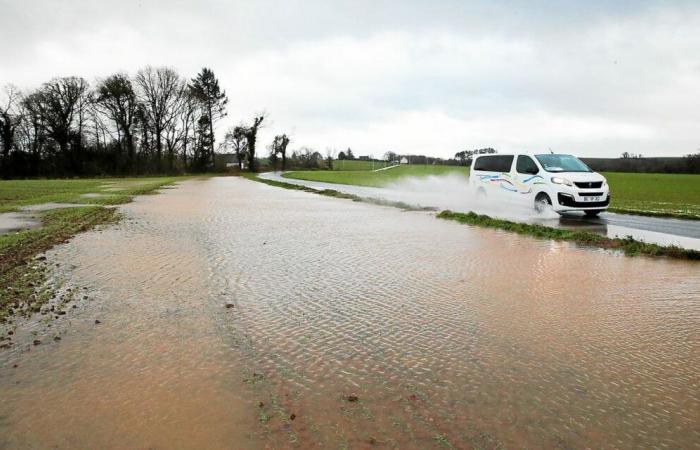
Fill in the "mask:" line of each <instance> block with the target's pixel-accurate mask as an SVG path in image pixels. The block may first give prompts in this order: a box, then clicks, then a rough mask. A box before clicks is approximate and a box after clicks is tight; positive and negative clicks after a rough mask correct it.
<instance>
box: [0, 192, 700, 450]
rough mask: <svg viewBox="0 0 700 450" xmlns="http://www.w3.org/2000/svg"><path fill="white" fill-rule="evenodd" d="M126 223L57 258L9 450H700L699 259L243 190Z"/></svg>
mask: <svg viewBox="0 0 700 450" xmlns="http://www.w3.org/2000/svg"><path fill="white" fill-rule="evenodd" d="M121 210H122V211H123V212H124V214H125V215H126V220H124V221H123V222H122V223H120V224H118V225H115V226H111V227H109V228H107V229H105V230H102V231H93V232H88V233H85V234H82V235H79V236H78V237H76V238H74V239H73V240H72V241H71V242H69V243H67V244H64V245H62V246H60V247H58V248H57V249H55V250H54V251H52V252H51V253H50V254H48V255H47V256H48V262H49V263H50V264H51V265H52V266H53V265H55V264H59V266H58V267H56V268H55V272H56V273H55V277H56V280H57V281H61V282H63V283H64V286H65V289H69V288H70V289H71V292H72V293H73V294H74V295H73V297H72V298H74V300H72V301H70V302H69V304H68V305H67V308H66V309H67V311H68V312H67V314H66V315H62V316H56V317H58V318H56V319H52V320H48V319H46V317H47V316H42V317H43V318H42V320H39V321H35V322H32V323H30V324H26V325H23V326H21V327H18V328H17V330H16V341H17V345H15V346H14V347H13V349H11V350H8V351H4V352H0V398H2V401H1V402H0V448H47V447H49V448H236V449H238V448H310V447H311V448H314V447H315V448H367V447H377V448H449V447H454V448H493V449H496V448H584V447H589V448H700V447H699V446H698V443H700V427H698V424H699V423H700V385H699V383H700V381H699V380H700V350H699V348H700V331H699V330H700V265H699V264H697V263H689V262H685V261H671V260H664V259H652V258H643V257H639V258H629V257H623V256H618V255H615V254H612V253H609V252H604V251H596V250H591V249H583V248H578V247H576V246H573V245H570V244H568V243H560V242H552V241H544V240H536V239H531V238H527V237H521V236H516V235H512V234H508V233H503V232H499V231H494V230H486V229H479V228H472V227H467V226H464V225H460V224H457V223H453V222H448V221H440V220H436V219H435V218H434V217H433V216H432V214H430V213H425V212H403V211H400V210H398V209H395V208H388V207H379V206H375V205H369V204H363V203H356V202H351V201H347V200H340V199H334V198H327V197H322V196H318V195H314V194H309V193H305V192H298V191H290V190H285V189H279V188H274V187H271V186H266V185H263V184H261V183H256V182H252V181H248V180H245V179H240V178H213V179H208V180H198V181H188V182H184V183H181V184H180V185H178V187H177V188H176V189H168V190H165V191H163V193H161V194H159V195H156V196H144V197H140V198H138V199H137V200H136V201H135V202H134V203H131V204H128V205H125V206H123V207H121ZM75 293H77V294H75ZM73 305H75V306H76V307H75V308H73V307H72V306H73ZM55 337H60V338H61V339H60V340H59V341H54V338H55ZM33 339H39V340H40V341H41V344H40V345H36V346H35V345H32V343H31V342H32V340H33ZM15 366H17V367H15Z"/></svg>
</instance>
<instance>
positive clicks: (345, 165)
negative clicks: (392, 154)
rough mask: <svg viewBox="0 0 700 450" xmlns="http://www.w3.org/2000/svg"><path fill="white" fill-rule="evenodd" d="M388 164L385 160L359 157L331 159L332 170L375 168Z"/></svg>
mask: <svg viewBox="0 0 700 450" xmlns="http://www.w3.org/2000/svg"><path fill="white" fill-rule="evenodd" d="M389 165H390V164H389V163H387V162H385V161H361V160H359V159H353V160H348V159H336V160H333V170H342V171H346V170H376V169H381V168H382V167H387V166H389Z"/></svg>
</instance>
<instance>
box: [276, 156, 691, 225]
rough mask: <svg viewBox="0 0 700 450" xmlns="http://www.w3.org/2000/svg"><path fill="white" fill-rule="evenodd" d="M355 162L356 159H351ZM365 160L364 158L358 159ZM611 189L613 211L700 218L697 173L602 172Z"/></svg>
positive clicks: (383, 175)
mask: <svg viewBox="0 0 700 450" xmlns="http://www.w3.org/2000/svg"><path fill="white" fill-rule="evenodd" d="M353 162H355V161H353ZM359 162H364V161H359ZM446 174H460V175H463V176H465V177H467V176H468V169H467V168H465V167H455V166H432V165H405V166H400V167H396V168H393V169H388V170H382V171H379V172H371V171H360V170H352V171H350V170H347V171H339V170H334V171H303V172H289V173H285V174H284V175H283V176H285V177H287V178H296V179H300V180H311V181H322V182H326V183H339V184H354V185H359V186H372V187H384V186H386V185H387V184H389V183H391V182H394V181H397V180H398V179H400V178H402V177H409V176H427V175H438V176H439V175H446ZM603 175H605V177H606V178H607V179H608V182H609V184H610V189H611V191H612V204H611V206H610V209H611V210H612V211H617V212H624V213H634V214H646V215H659V216H673V217H681V218H688V219H700V175H686V174H653V173H604V174H603Z"/></svg>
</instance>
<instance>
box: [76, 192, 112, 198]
mask: <svg viewBox="0 0 700 450" xmlns="http://www.w3.org/2000/svg"><path fill="white" fill-rule="evenodd" d="M80 196H81V197H82V198H104V197H111V195H110V194H99V193H97V192H88V193H87V194H80Z"/></svg>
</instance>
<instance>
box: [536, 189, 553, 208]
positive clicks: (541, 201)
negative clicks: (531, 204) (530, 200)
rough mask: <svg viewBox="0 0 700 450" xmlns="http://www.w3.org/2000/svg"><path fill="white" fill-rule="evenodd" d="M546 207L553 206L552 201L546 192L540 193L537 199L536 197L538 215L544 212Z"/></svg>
mask: <svg viewBox="0 0 700 450" xmlns="http://www.w3.org/2000/svg"><path fill="white" fill-rule="evenodd" d="M545 205H549V206H552V199H551V198H549V195H547V194H546V193H544V192H540V193H539V194H537V197H535V211H537V212H538V213H541V212H544V210H545V209H546V208H545Z"/></svg>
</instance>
